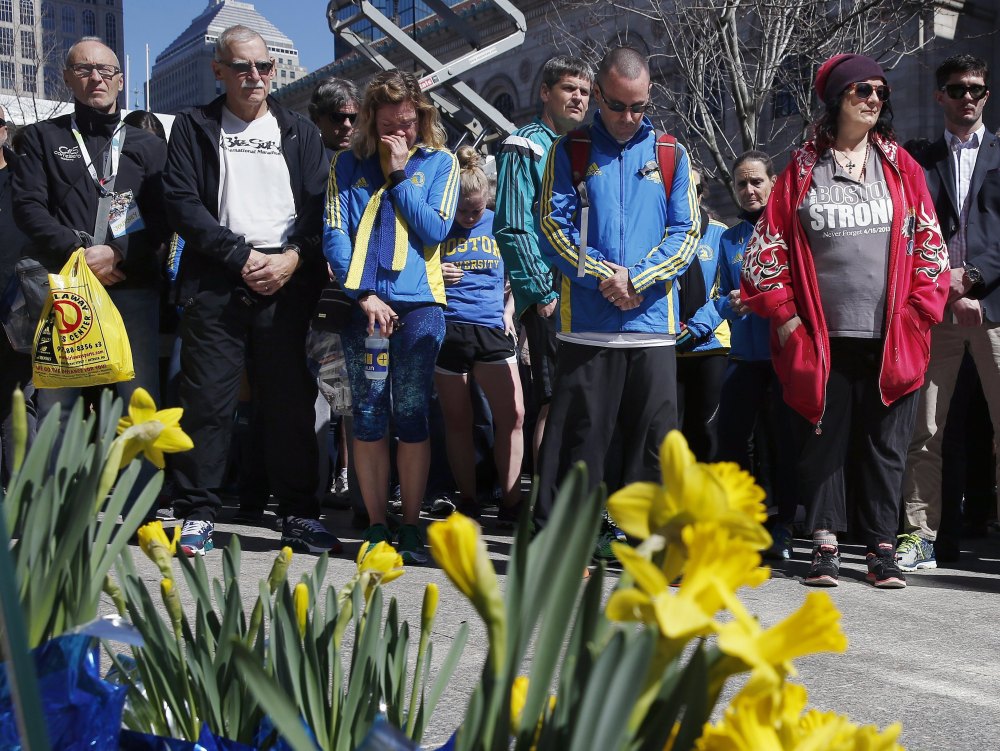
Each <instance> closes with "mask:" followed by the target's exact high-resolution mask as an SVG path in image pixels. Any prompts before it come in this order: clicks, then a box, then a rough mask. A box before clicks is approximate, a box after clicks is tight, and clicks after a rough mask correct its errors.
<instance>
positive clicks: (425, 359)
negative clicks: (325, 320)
mask: <svg viewBox="0 0 1000 751" xmlns="http://www.w3.org/2000/svg"><path fill="white" fill-rule="evenodd" d="M390 304H391V305H392V309H393V310H395V311H396V313H397V315H399V321H400V324H401V327H400V328H399V329H397V330H396V332H395V333H394V334H393V335H392V336H390V337H389V377H388V378H386V379H385V380H384V381H370V380H368V379H367V378H366V377H365V337H367V336H368V317H367V316H366V315H365V314H364V313H363V312H362V311H361V309H360V308H356V309H355V310H354V311H353V313H352V315H351V320H350V323H348V324H347V326H345V327H344V330H343V331H342V332H341V334H340V338H341V341H342V343H343V345H344V355H345V357H346V359H347V376H348V378H349V379H350V382H351V398H352V400H353V402H354V437H355V438H357V439H359V440H362V441H378V440H380V439H381V438H382V437H383V436H384V435H385V433H386V430H387V428H388V427H389V410H390V409H391V410H392V419H393V424H394V425H395V427H396V435H397V436H398V437H399V440H401V441H403V442H404V443H420V442H421V441H425V440H427V438H428V436H429V435H430V430H429V428H428V422H427V416H428V410H429V408H430V400H431V391H432V389H433V388H434V363H435V362H436V361H437V356H438V351H439V350H440V349H441V342H442V341H443V340H444V311H443V310H441V308H440V307H439V306H437V305H426V304H422V305H404V304H401V303H390Z"/></svg>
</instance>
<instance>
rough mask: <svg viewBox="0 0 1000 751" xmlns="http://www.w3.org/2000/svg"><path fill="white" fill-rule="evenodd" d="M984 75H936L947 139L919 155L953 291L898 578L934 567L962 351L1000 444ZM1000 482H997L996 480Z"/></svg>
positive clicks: (914, 461) (951, 64) (996, 192)
mask: <svg viewBox="0 0 1000 751" xmlns="http://www.w3.org/2000/svg"><path fill="white" fill-rule="evenodd" d="M989 75H990V74H989V68H988V66H987V65H986V62H985V61H983V60H981V59H979V58H977V57H973V56H972V55H956V56H954V57H950V58H948V59H947V60H945V61H944V63H942V64H941V66H940V67H939V68H938V69H937V71H936V77H937V91H936V92H935V94H934V96H935V99H936V100H937V102H938V104H939V105H940V106H941V109H942V110H943V112H944V120H945V132H944V136H943V137H942V138H940V139H938V140H937V141H935V142H934V143H931V144H929V145H928V146H927V147H926V148H925V149H923V150H920V153H918V154H916V156H917V159H918V160H919V161H920V163H921V164H922V165H923V167H924V172H925V173H926V176H927V185H928V187H929V188H930V192H931V195H932V196H934V203H935V208H936V210H937V214H938V219H939V221H940V223H941V231H942V233H943V235H944V237H945V240H946V241H947V243H948V255H949V261H950V264H951V292H950V295H949V308H948V310H947V311H946V312H945V319H944V321H943V322H942V323H940V324H938V325H937V326H935V327H934V329H933V331H932V333H931V359H930V365H929V366H928V368H927V378H926V380H925V381H924V386H923V388H922V389H921V392H920V404H919V407H918V408H917V409H918V411H917V422H916V427H915V429H914V432H913V439H912V441H911V443H910V450H909V456H908V460H907V467H906V473H905V477H904V481H903V500H904V504H905V523H904V534H903V535H902V537H901V539H900V544H899V546H898V548H897V557H898V558H899V567H900V568H901V569H903V570H904V571H915V570H920V569H931V568H936V567H937V559H936V555H935V551H934V542H935V540H936V539H937V534H938V530H939V527H940V523H941V507H942V503H941V464H942V462H941V444H942V440H943V437H944V427H945V423H946V421H947V418H948V408H949V406H950V404H951V399H952V395H953V393H954V390H955V381H956V378H957V376H958V370H959V367H960V365H961V364H962V359H963V357H964V356H965V353H966V351H968V353H969V354H970V355H971V357H972V359H973V361H974V362H975V364H976V369H977V370H978V371H979V377H980V379H981V381H982V384H983V392H984V393H985V395H986V401H987V403H988V405H989V410H990V416H991V418H992V421H993V429H994V434H995V435H1000V213H998V212H1000V143H998V140H997V137H996V136H995V135H993V134H992V133H990V132H989V131H988V130H987V129H986V126H985V125H984V124H983V108H984V107H985V105H986V102H987V100H988V99H989V96H990V90H989ZM998 482H1000V478H998Z"/></svg>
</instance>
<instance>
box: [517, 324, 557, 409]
mask: <svg viewBox="0 0 1000 751" xmlns="http://www.w3.org/2000/svg"><path fill="white" fill-rule="evenodd" d="M557 315H559V310H558V308H557V309H556V311H555V312H554V313H553V314H552V315H550V316H549V317H548V318H543V317H542V316H540V315H538V310H537V309H536V308H535V306H534V305H532V306H531V307H530V308H528V309H527V310H525V311H524V313H522V314H521V324H522V325H523V326H524V331H525V333H526V334H527V336H528V353H529V356H530V357H531V388H532V393H533V394H534V399H535V404H536V405H537V406H539V407H541V406H542V405H545V404H548V403H549V402H550V401H552V384H554V383H555V380H556V353H557V352H558V349H559V340H558V339H556V316H557Z"/></svg>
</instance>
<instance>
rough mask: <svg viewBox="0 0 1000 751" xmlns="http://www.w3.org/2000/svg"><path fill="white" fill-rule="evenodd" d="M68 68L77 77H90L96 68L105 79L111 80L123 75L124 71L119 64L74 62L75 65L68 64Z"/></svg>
mask: <svg viewBox="0 0 1000 751" xmlns="http://www.w3.org/2000/svg"><path fill="white" fill-rule="evenodd" d="M66 70H68V71H69V72H70V73H72V74H73V75H74V76H76V77H77V78H90V77H91V76H92V75H94V71H95V70H96V71H97V74H98V75H99V76H100V77H101V78H103V79H104V80H105V81H110V80H111V79H112V78H114V77H115V76H117V75H121V72H122V69H121V68H119V67H118V66H117V65H104V64H97V65H95V64H94V63H73V65H68V66H66Z"/></svg>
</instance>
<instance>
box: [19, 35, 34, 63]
mask: <svg viewBox="0 0 1000 751" xmlns="http://www.w3.org/2000/svg"><path fill="white" fill-rule="evenodd" d="M21 57H26V58H27V59H28V60H34V59H35V58H36V57H37V53H36V52H35V32H33V31H25V30H24V29H21Z"/></svg>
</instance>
